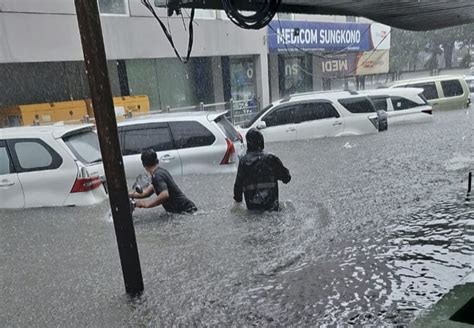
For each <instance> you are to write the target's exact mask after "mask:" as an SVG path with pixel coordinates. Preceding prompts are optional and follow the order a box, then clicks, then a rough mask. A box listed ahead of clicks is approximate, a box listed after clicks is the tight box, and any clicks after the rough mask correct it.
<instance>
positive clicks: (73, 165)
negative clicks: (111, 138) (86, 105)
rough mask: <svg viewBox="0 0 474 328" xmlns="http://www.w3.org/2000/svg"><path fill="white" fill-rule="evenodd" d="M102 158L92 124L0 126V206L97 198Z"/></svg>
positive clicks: (91, 201) (82, 201) (84, 201)
mask: <svg viewBox="0 0 474 328" xmlns="http://www.w3.org/2000/svg"><path fill="white" fill-rule="evenodd" d="M101 162H102V161H101V156H100V150H99V144H98V140H97V136H96V134H95V133H94V132H93V126H92V125H86V126H64V125H63V126H61V125H53V126H37V127H17V128H5V129H0V208H27V207H44V206H74V205H92V204H96V203H100V202H102V201H104V200H105V199H107V194H106V192H105V189H104V186H103V184H102V182H103V168H102V163H101Z"/></svg>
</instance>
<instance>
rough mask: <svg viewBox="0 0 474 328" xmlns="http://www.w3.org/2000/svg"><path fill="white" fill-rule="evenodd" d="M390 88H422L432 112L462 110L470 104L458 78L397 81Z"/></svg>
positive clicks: (467, 94) (461, 78) (446, 77)
mask: <svg viewBox="0 0 474 328" xmlns="http://www.w3.org/2000/svg"><path fill="white" fill-rule="evenodd" d="M390 88H422V89H423V90H424V91H423V95H424V96H425V98H426V99H427V100H428V103H429V104H430V106H432V107H433V109H434V110H438V109H462V108H467V107H468V106H469V103H470V99H469V88H468V86H467V83H466V80H464V78H463V77H460V76H450V75H441V76H430V77H425V78H421V79H414V80H405V81H397V82H395V83H394V84H393V85H391V86H390Z"/></svg>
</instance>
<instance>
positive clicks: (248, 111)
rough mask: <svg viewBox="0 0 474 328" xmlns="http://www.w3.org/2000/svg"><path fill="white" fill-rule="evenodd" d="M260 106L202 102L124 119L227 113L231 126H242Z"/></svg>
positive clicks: (232, 101)
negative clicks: (196, 113)
mask: <svg viewBox="0 0 474 328" xmlns="http://www.w3.org/2000/svg"><path fill="white" fill-rule="evenodd" d="M259 110H260V105H259V103H258V102H257V101H248V100H233V99H230V100H229V101H225V102H218V103H210V104H205V103H203V102H201V103H199V104H198V105H194V106H184V107H170V106H166V108H165V109H159V110H154V111H150V112H145V113H132V112H128V113H127V114H126V115H125V116H126V118H131V117H132V116H133V117H138V116H139V117H142V116H148V115H155V114H166V113H180V112H195V111H216V112H218V111H228V113H227V115H226V117H227V119H229V120H230V121H231V122H232V124H233V125H236V126H237V125H242V124H245V123H247V122H249V121H250V120H251V119H252V118H253V117H254V116H255V115H257V114H258V112H259Z"/></svg>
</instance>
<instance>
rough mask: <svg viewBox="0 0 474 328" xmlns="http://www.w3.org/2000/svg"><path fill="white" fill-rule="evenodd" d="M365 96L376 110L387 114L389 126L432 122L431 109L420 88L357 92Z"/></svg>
mask: <svg viewBox="0 0 474 328" xmlns="http://www.w3.org/2000/svg"><path fill="white" fill-rule="evenodd" d="M359 93H360V94H364V95H367V96H368V97H369V98H370V100H372V103H373V104H374V106H375V108H376V109H377V110H383V111H386V112H387V117H388V124H389V126H393V125H398V124H404V123H427V122H432V121H433V116H432V114H433V108H432V107H431V106H430V105H429V104H428V102H427V100H426V98H425V97H424V96H423V89H420V88H392V89H388V88H386V89H374V90H363V91H359Z"/></svg>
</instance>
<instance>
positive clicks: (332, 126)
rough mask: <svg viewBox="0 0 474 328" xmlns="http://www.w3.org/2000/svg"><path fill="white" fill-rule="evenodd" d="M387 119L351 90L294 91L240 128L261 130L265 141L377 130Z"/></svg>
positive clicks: (353, 133) (354, 133)
mask: <svg viewBox="0 0 474 328" xmlns="http://www.w3.org/2000/svg"><path fill="white" fill-rule="evenodd" d="M386 126H387V118H386V115H385V114H383V113H377V112H376V109H375V107H374V105H373V104H372V102H371V101H370V100H369V98H367V96H365V95H360V94H357V93H356V92H351V91H329V92H328V91H323V92H311V93H304V94H295V95H291V96H289V97H286V98H284V99H281V100H278V101H276V102H274V103H272V104H271V105H269V106H268V107H266V108H265V109H263V110H262V111H261V112H260V113H259V114H258V115H257V116H255V117H254V118H253V119H252V120H251V121H250V122H249V123H247V124H245V125H243V126H242V127H241V132H242V133H245V132H246V131H247V130H248V129H250V128H257V129H259V130H261V132H262V134H263V135H264V137H265V141H267V142H276V141H290V140H301V139H314V138H324V137H338V136H348V135H361V134H368V133H377V132H378V131H379V128H380V130H384V129H385V128H386Z"/></svg>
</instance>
